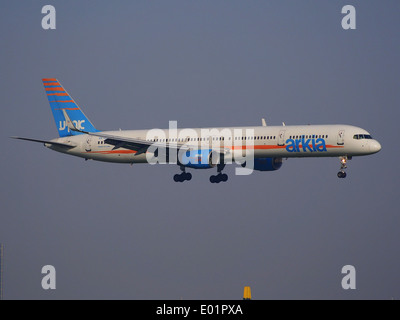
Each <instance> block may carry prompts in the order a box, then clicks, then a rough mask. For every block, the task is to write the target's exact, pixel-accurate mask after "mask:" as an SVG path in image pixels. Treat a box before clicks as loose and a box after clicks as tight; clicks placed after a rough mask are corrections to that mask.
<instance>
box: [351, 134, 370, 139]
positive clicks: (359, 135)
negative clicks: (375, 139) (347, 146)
mask: <svg viewBox="0 0 400 320" xmlns="http://www.w3.org/2000/svg"><path fill="white" fill-rule="evenodd" d="M353 139H356V140H361V139H372V136H371V135H369V134H355V135H354V136H353Z"/></svg>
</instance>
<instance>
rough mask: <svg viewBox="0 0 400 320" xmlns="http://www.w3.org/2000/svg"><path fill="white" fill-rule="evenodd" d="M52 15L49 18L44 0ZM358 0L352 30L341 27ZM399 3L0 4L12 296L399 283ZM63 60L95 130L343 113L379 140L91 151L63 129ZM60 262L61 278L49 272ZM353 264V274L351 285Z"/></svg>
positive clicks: (5, 227) (338, 290) (371, 289)
mask: <svg viewBox="0 0 400 320" xmlns="http://www.w3.org/2000/svg"><path fill="white" fill-rule="evenodd" d="M46 4H52V5H54V6H55V8H56V10H57V16H56V17H57V20H56V21H57V25H56V26H57V29H56V30H47V31H45V30H43V29H42V28H41V19H42V17H43V16H44V15H42V14H41V8H42V6H44V5H46ZM346 4H353V5H354V6H355V8H356V10H357V29H356V30H350V31H345V30H343V29H342V27H341V19H342V17H343V15H342V14H341V8H342V7H343V6H344V5H346ZM399 11H400V2H399V1H397V0H386V1H368V0H365V1H320V0H312V1H311V0H310V1H282V0H280V1H235V0H233V1H219V0H217V1H215V0H213V1H207V0H204V1H160V0H159V1H112V2H110V1H107V2H106V1H79V2H78V1H76V2H75V1H74V2H71V1H68V2H66V1H2V2H1V3H0V43H1V49H0V74H1V77H0V84H1V86H0V101H1V110H2V115H1V117H0V139H1V143H2V145H3V152H2V153H1V155H0V161H1V162H0V164H1V168H2V169H1V193H0V203H1V213H0V242H2V243H4V244H5V270H4V298H5V299H71V298H76V299H181V298H183V299H241V296H242V293H243V287H244V286H245V285H249V286H251V288H252V294H253V298H254V299H258V300H260V299H299V298H300V299H319V298H323V299H391V298H396V299H399V298H400V277H399V275H398V272H399V270H400V257H399V248H398V246H399V240H400V236H399V234H400V233H399V231H398V228H399V226H400V215H399V209H398V207H399V170H398V168H399V165H398V159H399V155H400V152H399V148H398V142H397V140H396V139H397V137H398V136H399V129H398V121H399V118H400V112H399V104H400V93H399V92H400V90H399V71H400V63H399V59H398V57H400V45H399V41H400V40H399V36H398V33H399V30H400V20H399ZM43 77H56V78H57V79H59V80H60V81H61V83H62V84H63V85H64V87H65V88H66V90H68V92H69V93H70V94H71V95H72V97H73V98H74V99H75V100H76V101H77V103H78V104H79V105H80V106H81V107H82V108H83V110H84V112H85V113H86V115H87V116H88V117H89V118H90V120H91V121H92V122H93V123H94V125H95V126H96V127H97V128H99V129H104V130H112V129H118V128H122V129H147V128H149V129H150V128H166V127H168V121H169V120H177V121H178V126H179V127H209V126H240V125H260V123H261V118H262V117H265V118H266V119H267V122H268V124H270V125H279V124H280V123H281V122H282V121H285V123H286V124H308V123H311V124H325V123H326V124H328V123H329V124H335V123H344V124H350V125H356V126H360V127H362V128H365V129H366V130H368V131H369V132H370V133H371V134H372V135H373V136H374V137H375V138H377V139H378V140H379V141H380V143H381V144H382V148H383V149H382V151H381V152H380V153H378V154H376V155H372V156H369V157H356V158H354V159H353V160H352V161H350V162H349V169H348V177H347V179H338V178H337V177H336V173H337V171H338V169H339V166H340V165H339V160H338V159H337V158H328V159H289V160H288V161H287V162H284V164H283V166H282V168H281V169H280V170H279V171H276V172H258V173H254V174H253V175H251V176H235V175H234V167H233V166H231V167H229V168H227V170H226V172H227V173H228V174H229V176H230V178H229V182H228V183H220V184H211V183H209V180H208V178H209V176H210V175H212V174H215V171H216V170H197V171H194V170H191V172H192V173H193V179H192V181H190V182H189V183H188V182H185V183H175V182H173V180H172V177H173V175H174V174H175V173H178V171H179V169H178V167H177V166H173V165H159V166H150V165H134V166H132V167H131V166H129V165H120V164H108V163H100V162H93V161H87V162H85V161H83V160H82V159H79V158H74V157H70V156H66V155H63V154H59V153H56V152H53V151H50V150H47V149H45V148H44V147H43V146H41V145H40V144H35V143H29V142H22V141H15V140H11V139H9V138H8V137H9V136H13V135H19V136H28V137H34V138H39V139H40V138H43V139H50V138H54V137H56V136H57V131H56V127H55V125H54V121H53V118H52V115H51V111H50V107H49V105H48V102H47V98H46V96H45V93H44V89H43V86H42V83H41V78H43ZM48 264H50V265H53V266H54V267H55V268H56V271H57V289H56V290H53V291H51V290H49V291H45V290H43V289H42V287H41V280H42V277H43V275H42V274H41V268H42V266H44V265H48ZM348 264H350V265H353V266H355V268H356V271H357V278H356V279H357V289H356V290H347V291H345V290H343V289H342V287H341V280H342V277H343V275H342V274H341V269H342V267H343V266H344V265H348Z"/></svg>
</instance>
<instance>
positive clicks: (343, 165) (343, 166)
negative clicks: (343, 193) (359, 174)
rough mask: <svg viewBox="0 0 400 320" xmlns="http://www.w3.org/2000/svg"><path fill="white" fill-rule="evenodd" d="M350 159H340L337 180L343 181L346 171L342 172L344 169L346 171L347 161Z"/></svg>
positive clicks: (345, 157)
mask: <svg viewBox="0 0 400 320" xmlns="http://www.w3.org/2000/svg"><path fill="white" fill-rule="evenodd" d="M350 159H351V157H347V156H344V157H340V171H339V172H338V174H337V176H338V178H339V179H344V178H346V176H347V174H346V171H344V170H345V169H347V165H346V164H347V160H350Z"/></svg>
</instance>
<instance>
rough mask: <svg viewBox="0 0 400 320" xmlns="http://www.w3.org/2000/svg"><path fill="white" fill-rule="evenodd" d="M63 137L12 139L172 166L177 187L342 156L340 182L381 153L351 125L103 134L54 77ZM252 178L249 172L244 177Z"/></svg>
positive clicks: (51, 93)
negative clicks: (231, 170)
mask: <svg viewBox="0 0 400 320" xmlns="http://www.w3.org/2000/svg"><path fill="white" fill-rule="evenodd" d="M42 81H43V85H44V88H45V91H46V95H47V98H48V101H49V104H50V108H51V111H52V113H53V117H54V120H55V123H56V126H57V130H58V133H59V138H55V139H52V140H42V139H32V138H24V137H11V138H14V139H20V140H27V141H33V142H40V143H43V144H44V146H46V147H47V148H49V149H51V150H54V151H58V152H61V153H65V154H69V155H73V156H77V157H81V158H84V159H85V160H97V161H104V162H113V163H129V164H131V165H132V164H136V163H150V164H154V163H170V164H176V165H178V166H179V168H180V170H181V173H180V174H175V175H174V177H173V178H174V181H175V182H184V181H189V180H191V179H192V174H191V173H190V172H186V169H187V168H191V169H210V168H215V167H216V168H217V175H212V176H211V177H210V182H211V183H220V182H226V181H227V180H228V176H227V174H225V173H223V172H222V171H223V169H224V168H225V165H226V164H232V163H236V164H238V166H239V167H243V168H245V169H249V170H251V172H253V170H255V171H275V170H278V169H280V168H281V166H282V162H283V159H289V158H301V157H338V158H339V160H340V171H339V172H338V173H337V176H338V178H345V177H346V176H347V174H346V171H345V169H347V161H348V160H351V159H352V157H354V156H365V155H370V154H374V153H377V152H379V151H380V150H381V145H380V143H379V142H378V141H377V140H375V139H373V138H372V136H371V135H370V133H369V132H367V131H366V130H364V129H362V128H358V127H355V126H351V125H341V124H335V125H294V126H292V125H285V123H282V126H267V124H266V121H265V119H262V125H261V126H254V127H230V128H222V127H221V128H185V129H178V128H177V126H176V125H175V126H174V125H172V126H171V123H170V128H169V129H165V130H161V129H151V130H121V129H120V130H117V131H100V130H97V129H96V128H95V127H94V125H93V124H92V122H90V120H89V119H88V118H87V117H86V116H85V114H84V113H83V111H82V110H81V108H80V107H79V106H78V105H77V104H76V102H75V101H74V100H73V98H72V97H71V96H70V95H69V94H68V92H67V91H66V90H65V89H64V87H63V86H62V85H61V83H60V82H59V81H58V80H57V79H55V78H45V79H42ZM239 174H248V173H239Z"/></svg>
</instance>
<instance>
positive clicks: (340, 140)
mask: <svg viewBox="0 0 400 320" xmlns="http://www.w3.org/2000/svg"><path fill="white" fill-rule="evenodd" d="M337 144H338V145H340V146H341V145H344V130H339V132H338V136H337Z"/></svg>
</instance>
